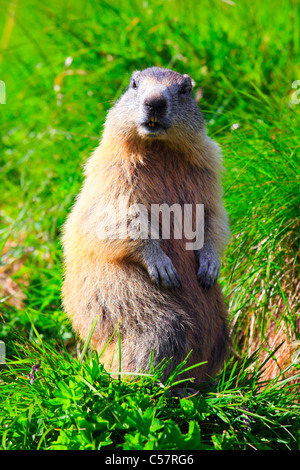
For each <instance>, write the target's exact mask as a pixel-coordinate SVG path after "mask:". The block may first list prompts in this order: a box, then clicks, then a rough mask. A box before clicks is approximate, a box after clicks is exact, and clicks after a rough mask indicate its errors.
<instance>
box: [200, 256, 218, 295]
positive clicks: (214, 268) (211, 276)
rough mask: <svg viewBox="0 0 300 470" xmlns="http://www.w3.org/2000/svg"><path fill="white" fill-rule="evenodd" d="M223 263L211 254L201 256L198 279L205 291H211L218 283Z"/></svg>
mask: <svg viewBox="0 0 300 470" xmlns="http://www.w3.org/2000/svg"><path fill="white" fill-rule="evenodd" d="M220 267H221V263H220V260H219V258H218V256H217V255H212V254H211V253H210V254H208V253H202V254H200V259H199V269H198V273H197V278H198V281H199V284H200V285H201V286H202V287H204V289H210V288H211V287H212V286H213V285H214V284H215V283H216V281H217V279H218V277H219V274H220Z"/></svg>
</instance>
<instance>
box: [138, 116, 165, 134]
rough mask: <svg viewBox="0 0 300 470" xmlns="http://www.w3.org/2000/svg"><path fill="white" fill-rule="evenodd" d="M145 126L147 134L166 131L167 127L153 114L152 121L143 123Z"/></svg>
mask: <svg viewBox="0 0 300 470" xmlns="http://www.w3.org/2000/svg"><path fill="white" fill-rule="evenodd" d="M143 128H144V129H145V130H146V131H147V134H148V133H150V134H154V133H155V134H156V133H159V132H165V131H166V128H165V127H164V126H163V125H162V124H161V123H160V122H158V120H157V117H155V116H152V117H151V120H150V121H146V122H144V123H143Z"/></svg>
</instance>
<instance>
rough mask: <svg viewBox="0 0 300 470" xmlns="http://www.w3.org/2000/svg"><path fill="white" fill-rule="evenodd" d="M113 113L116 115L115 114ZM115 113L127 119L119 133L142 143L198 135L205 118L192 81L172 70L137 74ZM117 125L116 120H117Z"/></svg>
mask: <svg viewBox="0 0 300 470" xmlns="http://www.w3.org/2000/svg"><path fill="white" fill-rule="evenodd" d="M113 111H116V113H114V112H113ZM112 113H113V115H114V116H116V115H117V116H118V121H117V122H118V123H120V115H122V117H123V116H124V120H123V122H122V123H120V125H119V126H118V127H119V129H118V130H119V131H121V132H123V133H124V134H126V135H127V136H128V135H129V134H130V135H131V136H134V137H135V138H139V139H142V140H143V139H147V140H149V139H152V140H155V139H156V140H158V139H159V140H169V141H172V142H174V137H175V136H176V137H178V135H182V134H183V133H185V134H189V135H190V136H192V135H193V134H198V133H199V130H200V129H201V128H202V127H203V117H202V115H201V113H200V111H199V109H198V106H197V103H196V102H195V100H194V98H193V95H192V80H191V78H190V77H189V76H188V75H181V74H180V73H177V72H174V71H172V70H168V69H162V68H159V67H151V68H148V69H145V70H143V71H141V72H140V71H135V72H134V73H133V74H132V77H131V79H130V85H129V87H128V89H127V90H126V92H125V93H124V95H123V96H122V97H121V98H120V99H119V101H118V102H117V103H116V104H115V106H114V108H113V110H112ZM114 122H115V123H116V119H114Z"/></svg>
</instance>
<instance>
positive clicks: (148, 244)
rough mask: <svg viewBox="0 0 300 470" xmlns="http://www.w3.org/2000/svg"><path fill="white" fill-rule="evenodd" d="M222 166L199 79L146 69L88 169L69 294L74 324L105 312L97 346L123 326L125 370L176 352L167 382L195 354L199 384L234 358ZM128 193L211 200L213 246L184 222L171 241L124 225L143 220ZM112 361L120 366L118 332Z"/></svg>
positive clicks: (169, 200)
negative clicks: (223, 273)
mask: <svg viewBox="0 0 300 470" xmlns="http://www.w3.org/2000/svg"><path fill="white" fill-rule="evenodd" d="M220 172H221V158H220V151H219V148H218V145H217V144H216V143H215V142H214V141H212V140H211V139H210V138H209V137H208V136H207V134H206V129H205V123H204V120H203V117H202V115H201V113H200V112H199V109H198V106H197V104H196V102H195V101H194V99H193V97H192V82H191V79H190V78H189V76H187V75H181V74H179V73H176V72H173V71H171V70H166V69H161V68H158V67H152V68H148V69H146V70H144V71H142V72H134V73H133V75H132V78H131V80H130V85H129V87H128V89H127V90H126V92H125V93H124V94H123V96H122V97H121V98H120V99H119V101H118V102H117V103H116V104H115V105H114V106H113V108H112V109H111V110H110V112H109V113H108V116H107V120H106V124H105V129H104V133H103V137H102V141H101V143H100V145H99V147H98V148H97V149H96V150H95V152H94V153H93V155H92V156H91V158H90V159H89V161H88V163H87V165H86V169H85V176H86V178H85V182H84V185H83V188H82V190H81V192H80V194H79V196H78V199H77V201H76V204H75V206H74V208H73V210H72V213H71V214H70V217H69V218H68V221H67V223H66V226H65V234H64V240H63V243H64V253H65V279H64V285H63V300H64V306H65V309H66V311H67V313H68V315H70V317H71V318H72V322H73V326H74V329H75V331H77V332H78V333H79V334H80V336H81V337H82V338H83V339H86V338H87V336H88V334H89V332H90V329H91V327H92V324H93V322H94V320H95V317H96V316H97V315H98V316H99V317H98V322H97V326H96V328H95V331H94V334H93V336H92V345H93V347H95V348H96V349H97V350H98V351H99V352H101V351H102V350H103V348H104V347H105V345H106V344H107V342H108V340H109V338H110V337H111V335H112V333H113V331H114V329H115V327H116V325H117V324H118V322H119V331H120V338H121V370H122V371H123V372H140V371H142V372H144V371H147V369H148V370H149V363H150V359H151V356H152V365H154V366H156V365H157V364H159V363H160V362H161V361H163V360H165V359H166V360H168V359H170V358H172V359H171V360H170V361H169V363H168V365H167V367H166V369H165V371H164V377H163V378H164V379H165V378H166V377H167V376H168V375H169V374H170V373H171V371H172V370H173V369H174V368H175V367H176V365H178V364H179V363H180V362H182V361H183V359H185V357H186V356H187V355H188V353H189V352H190V351H191V350H192V351H193V352H192V353H191V355H190V356H189V359H188V365H191V364H196V363H199V362H203V361H207V362H206V364H205V365H202V366H200V367H196V368H194V369H192V370H191V371H190V373H189V375H188V376H189V377H190V376H192V377H195V378H196V379H197V381H198V382H201V381H203V380H205V378H207V377H208V375H212V374H213V373H214V372H216V370H217V369H218V368H219V367H220V366H221V365H222V362H223V360H224V357H225V351H226V346H227V343H228V336H227V329H226V316H227V312H226V307H225V304H224V300H223V296H222V293H221V289H220V287H219V285H218V284H217V283H216V280H217V278H218V275H219V268H220V261H219V256H220V254H221V253H222V252H223V250H224V247H225V244H226V241H227V237H228V222H227V215H226V212H225V210H224V207H223V204H222V196H221V185H220ZM124 200H125V201H127V203H126V204H127V205H126V207H125V209H128V207H129V206H130V207H131V206H132V205H134V204H136V205H139V207H140V206H142V207H144V208H146V210H148V211H149V212H148V213H149V214H150V211H151V206H152V205H156V206H155V207H162V206H161V205H163V204H164V205H165V206H164V207H171V206H173V204H177V207H179V208H184V205H190V206H191V205H192V215H193V217H194V216H195V214H196V212H195V207H196V205H198V204H199V205H200V204H204V245H203V247H202V248H201V249H194V250H190V249H187V247H186V242H187V239H186V238H185V236H183V237H181V238H179V237H175V236H174V235H173V236H172V230H171V236H170V237H167V238H166V237H162V236H161V235H160V238H159V239H158V237H157V236H155V237H152V236H150V235H151V233H152V232H151V231H150V229H149V231H148V230H147V229H146V232H148V233H146V234H145V233H144V236H143V237H142V236H130V234H128V232H125V233H124V227H125V229H126V228H128V227H129V225H130V224H131V225H132V224H133V227H134V222H135V221H136V220H137V219H136V215H137V214H136V213H132V214H131V215H130V211H129V212H128V210H123V209H124V204H123V203H124ZM122 204H123V206H122ZM158 205H159V206H158ZM178 205H179V206H178ZM107 207H109V208H114V209H115V210H106V209H107ZM122 208H123V209H122ZM104 213H105V217H104ZM172 220H173V219H172ZM147 224H148V221H147ZM149 224H150V222H149ZM161 224H162V222H161V221H160V229H161ZM137 225H138V224H136V226H137ZM174 225H175V219H174V221H173V222H172V228H173V229H174ZM149 226H150V225H149ZM112 227H114V228H112ZM116 230H118V236H113V234H114V233H115V232H116ZM122 230H123V231H122ZM143 230H144V232H145V224H144V227H143ZM173 231H174V230H173ZM103 234H106V236H105V235H103ZM149 234H150V235H149ZM148 235H149V236H148ZM101 360H102V361H103V362H104V363H105V366H106V368H107V369H109V370H112V371H118V370H119V351H118V335H117V334H116V335H114V336H113V338H112V340H111V341H110V343H109V345H108V347H107V348H106V349H105V352H104V354H103V356H102V358H101Z"/></svg>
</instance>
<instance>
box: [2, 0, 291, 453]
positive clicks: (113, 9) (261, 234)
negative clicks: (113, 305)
mask: <svg viewBox="0 0 300 470" xmlns="http://www.w3.org/2000/svg"><path fill="white" fill-rule="evenodd" d="M231 3H233V2H224V1H220V0H215V1H213V2H209V1H206V0H204V1H202V2H201V4H199V5H198V4H196V3H195V2H189V1H188V2H186V1H185V2H181V1H180V0H175V1H172V2H171V1H164V2H162V1H158V0H154V1H153V2H137V1H133V0H131V1H127V2H124V1H123V0H121V1H118V2H105V1H103V0H101V1H96V0H89V1H84V2H83V1H82V2H80V1H78V2H75V4H73V3H72V4H71V3H70V2H68V1H67V0H63V1H60V2H58V1H56V0H52V1H51V2H50V3H49V2H48V3H47V4H45V3H42V2H37V1H35V0H29V1H25V0H18V1H14V2H13V1H3V0H2V1H1V2H0V7H1V9H2V11H3V15H0V80H3V81H4V82H5V84H6V104H5V105H0V120H1V126H0V129H1V130H0V132H1V153H0V178H1V208H0V217H1V226H0V236H1V250H2V254H1V267H0V282H1V286H2V290H1V295H2V300H1V304H0V305H1V310H0V313H1V315H0V322H1V323H0V324H1V328H0V339H2V340H3V341H5V343H6V347H7V363H6V365H5V366H1V367H2V370H1V377H0V392H1V393H0V429H1V434H2V443H1V445H2V448H5V449H16V448H18V449H31V448H34V449H37V448H39V449H48V448H51V449H52V448H80V449H83V448H84V449H86V448H102V447H104V446H105V447H106V448H121V449H134V448H136V449H142V448H148V449H164V448H165V449H204V448H207V449H228V448H231V449H249V448H256V449H265V448H266V449H282V448H284V449H295V448H299V422H300V421H299V404H298V399H299V385H297V383H298V384H299V378H297V374H298V375H299V361H298V357H299V288H298V285H299V277H298V274H299V258H298V253H299V143H298V135H299V124H300V114H299V112H300V105H297V104H293V103H292V102H291V96H292V93H293V92H294V91H295V90H294V89H292V83H293V81H295V80H297V79H300V65H299V47H300V39H299V13H300V12H299V2H298V1H297V0H290V1H275V2H274V1H273V2H269V1H267V2H264V3H263V4H262V3H261V2H259V1H257V0H254V1H252V2H250V1H248V0H247V1H244V2H236V3H235V4H234V5H231ZM270 18H271V19H272V20H270ZM150 65H160V66H164V67H171V68H174V69H176V70H177V71H179V72H182V73H189V74H190V75H191V76H192V77H193V79H194V80H195V83H196V85H195V90H194V93H195V96H196V98H197V100H198V101H199V106H200V108H201V109H202V110H203V112H204V115H205V118H206V121H207V126H208V132H209V135H210V136H211V137H213V138H214V139H216V140H217V141H218V142H219V143H220V145H221V147H222V149H223V153H224V166H225V170H226V171H225V173H224V177H223V181H224V200H225V204H226V208H227V210H228V213H229V216H230V221H231V230H232V237H231V241H230V244H229V246H228V249H227V252H226V254H225V257H224V260H223V267H222V272H221V278H220V282H221V284H222V287H223V290H224V293H225V295H226V298H227V302H228V305H229V312H230V326H231V331H232V343H233V347H232V354H231V357H230V358H229V360H228V363H227V364H226V365H225V366H224V370H223V371H221V372H220V374H219V376H218V377H216V379H215V382H214V383H213V384H211V385H210V388H208V389H205V390H202V391H201V392H202V393H201V395H200V396H199V395H198V396H194V397H190V398H188V399H186V398H184V399H180V398H176V397H172V396H170V394H169V388H168V386H167V387H165V388H162V387H160V386H159V370H158V371H155V372H154V376H153V377H140V378H137V379H136V380H134V381H128V380H125V379H123V380H114V379H113V378H111V377H110V375H109V374H108V373H107V372H106V371H104V370H103V368H102V366H101V365H99V363H98V360H97V357H96V355H95V354H94V353H89V352H87V351H86V352H87V354H85V356H84V359H83V362H82V361H81V360H80V359H79V358H77V356H78V354H77V353H76V346H75V341H74V336H73V333H72V330H71V327H70V325H69V323H68V321H67V320H66V317H65V314H64V312H63V310H62V307H61V298H60V285H61V279H62V273H61V245H60V234H61V227H62V224H63V222H64V220H65V218H66V215H67V214H68V211H69V210H70V207H71V205H72V203H73V201H74V198H75V195H76V193H77V192H78V190H79V188H80V184H81V182H82V165H83V163H84V162H85V161H86V158H87V157H88V155H89V154H90V152H91V151H92V150H93V149H94V148H95V146H96V145H97V143H98V140H99V138H100V136H101V132H102V127H103V123H104V121H105V115H106V112H107V110H108V109H109V107H110V106H111V104H112V103H113V102H114V100H116V99H117V98H118V97H119V96H120V94H121V93H122V91H123V90H124V89H125V87H126V86H127V83H128V79H129V76H130V74H131V71H132V70H134V69H142V68H144V67H146V66H150ZM80 351H81V350H80ZM80 351H79V355H80ZM39 361H41V363H40V366H39V368H38V370H37V371H36V372H35V380H34V381H33V382H32V383H30V377H31V376H30V373H31V371H32V367H33V366H34V365H38V364H39ZM183 367H184V366H183ZM28 377H29V378H28ZM174 380H175V379H174Z"/></svg>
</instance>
